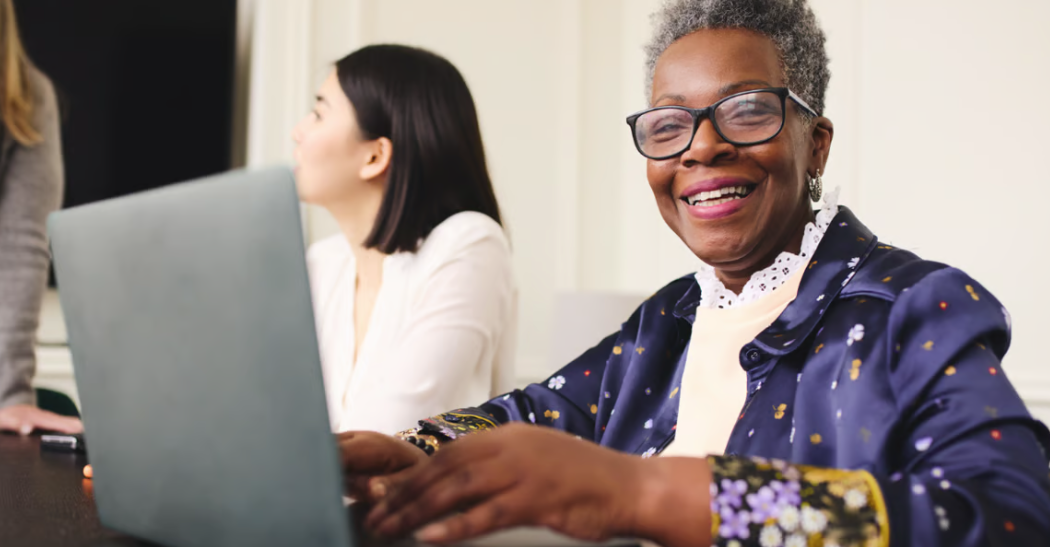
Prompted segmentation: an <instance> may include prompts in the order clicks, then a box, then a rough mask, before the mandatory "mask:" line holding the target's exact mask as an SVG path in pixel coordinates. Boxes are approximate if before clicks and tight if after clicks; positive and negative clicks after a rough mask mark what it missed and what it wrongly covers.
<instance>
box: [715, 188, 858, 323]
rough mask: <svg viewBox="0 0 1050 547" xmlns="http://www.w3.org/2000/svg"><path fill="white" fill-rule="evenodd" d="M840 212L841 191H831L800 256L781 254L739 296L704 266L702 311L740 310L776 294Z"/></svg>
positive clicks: (810, 227) (808, 227)
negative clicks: (767, 295)
mask: <svg viewBox="0 0 1050 547" xmlns="http://www.w3.org/2000/svg"><path fill="white" fill-rule="evenodd" d="M838 212H839V189H838V188H835V189H834V190H832V191H830V192H828V193H827V194H826V195H825V196H824V206H823V207H821V208H820V210H819V211H817V217H816V220H815V222H810V223H809V224H806V235H805V236H803V238H802V249H801V250H800V252H799V254H797V255H796V254H793V253H789V252H783V253H780V256H778V257H777V259H776V260H775V261H774V262H773V264H772V265H771V266H769V267H768V268H766V269H764V270H759V271H757V272H755V273H753V274H751V279H750V280H749V281H748V282H747V285H744V289H743V290H742V291H740V294H734V293H733V291H730V290H729V289H727V288H726V287H725V285H723V284H722V281H721V280H719V279H718V276H716V275H715V269H714V268H712V267H711V266H708V265H707V264H701V266H700V269H699V270H698V271H697V272H696V282H697V284H699V285H700V304H699V306H698V307H700V308H731V307H738V306H742V305H744V304H747V303H748V302H754V301H755V300H758V299H759V298H762V296H763V295H765V294H768V293H771V292H773V291H775V290H776V289H777V288H778V287H780V286H781V285H783V284H784V282H785V281H787V280H788V278H790V277H791V274H793V273H795V272H796V271H797V270H798V268H800V267H802V266H804V265H805V264H806V263H808V262H809V259H810V258H812V257H813V253H814V251H816V250H817V245H820V240H821V239H822V238H823V237H824V232H826V231H827V229H828V225H829V224H831V220H832V219H834V218H835V215H837V214H838Z"/></svg>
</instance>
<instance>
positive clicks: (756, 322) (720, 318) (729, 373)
mask: <svg viewBox="0 0 1050 547" xmlns="http://www.w3.org/2000/svg"><path fill="white" fill-rule="evenodd" d="M805 270H806V268H805V267H802V268H798V269H796V270H795V272H794V273H793V274H792V275H791V277H790V278H789V279H788V280H787V281H785V282H784V284H783V285H781V286H780V287H778V288H777V289H776V290H774V291H772V292H769V293H767V294H765V295H764V296H762V297H761V298H759V299H758V300H755V301H752V302H749V303H747V304H744V305H742V306H738V307H732V308H726V309H719V308H697V310H696V320H695V321H694V322H693V334H692V337H691V338H690V340H689V350H688V354H687V356H686V362H685V372H684V373H683V374H682V387H681V392H680V395H679V397H680V402H679V403H678V404H679V406H678V427H677V429H676V434H675V440H674V441H673V442H672V443H671V444H670V445H668V447H667V448H666V449H665V450H664V451H663V452H662V454H661V455H663V456H694V457H704V456H707V455H709V454H722V453H724V452H725V448H726V443H728V442H729V435H730V433H732V432H733V426H735V425H736V420H737V417H738V416H739V415H740V411H741V410H742V409H743V406H744V400H745V399H746V397H747V374H746V373H745V372H744V369H743V367H742V366H741V365H740V349H741V348H743V347H744V344H747V343H748V342H750V341H752V340H754V339H755V336H758V334H759V333H761V332H762V331H763V330H765V328H766V327H768V326H769V325H770V324H772V323H773V321H775V320H776V319H777V317H779V316H780V313H781V312H783V311H784V308H786V307H787V305H788V304H789V303H791V301H792V300H794V299H795V297H796V296H797V295H798V287H799V284H800V283H801V281H802V273H803V272H804V271H805Z"/></svg>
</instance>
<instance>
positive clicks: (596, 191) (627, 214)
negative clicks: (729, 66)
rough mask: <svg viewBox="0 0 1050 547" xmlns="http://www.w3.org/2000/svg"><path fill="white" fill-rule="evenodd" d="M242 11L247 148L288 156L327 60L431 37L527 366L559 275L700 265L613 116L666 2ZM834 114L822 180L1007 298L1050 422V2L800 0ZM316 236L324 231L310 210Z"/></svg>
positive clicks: (580, 282) (619, 280)
mask: <svg viewBox="0 0 1050 547" xmlns="http://www.w3.org/2000/svg"><path fill="white" fill-rule="evenodd" d="M242 2H244V4H245V9H246V13H249V14H250V16H251V18H252V23H253V35H252V39H251V42H252V44H253V45H254V49H253V52H252V73H251V84H252V85H251V89H252V102H251V105H250V108H249V113H248V117H249V130H248V134H247V142H248V163H249V165H262V164H267V163H272V162H275V161H288V160H290V158H291V149H292V143H291V139H290V137H289V133H290V131H291V128H292V126H293V125H294V123H295V121H296V120H297V119H298V118H299V116H300V115H302V113H304V112H306V110H307V109H308V108H309V104H310V101H311V97H312V95H313V90H314V87H315V86H316V85H317V84H318V83H319V82H320V81H321V80H322V79H323V77H324V75H325V74H326V73H327V70H328V69H329V66H330V63H331V62H332V61H334V60H336V59H337V58H338V57H340V56H342V55H343V54H345V53H348V52H349V51H351V50H353V49H355V48H356V47H359V46H360V45H364V44H366V43H371V42H402V43H408V44H415V45H420V46H424V47H427V48H430V49H432V50H434V51H436V52H438V53H440V54H442V55H445V56H446V57H448V58H449V59H450V60H451V61H452V62H453V63H455V64H456V65H457V66H458V67H459V68H460V70H461V71H462V72H463V74H464V76H465V77H466V79H467V81H468V83H469V84H470V86H471V90H472V91H473V93H474V97H475V100H476V102H477V106H478V110H479V114H480V118H481V125H482V133H483V136H484V138H485V143H486V149H487V152H488V154H489V161H490V168H491V171H492V174H493V178H494V182H495V185H496V190H497V194H498V196H499V198H500V202H501V204H502V207H503V210H504V214H505V217H506V220H507V225H508V227H509V231H510V234H511V238H512V242H513V245H514V249H515V261H516V262H515V271H516V274H517V277H518V282H519V285H520V289H521V297H522V298H521V300H522V306H521V314H522V315H521V321H520V324H521V333H520V337H519V341H520V355H519V372H521V373H522V375H523V376H524V377H526V378H531V377H536V376H540V375H542V374H544V371H545V369H546V368H548V366H549V365H548V364H547V360H546V356H547V354H548V349H549V335H550V332H549V329H550V327H549V325H550V324H551V322H550V319H551V314H552V313H553V310H554V298H555V294H556V293H557V291H561V290H588V291H589V290H604V291H621V292H633V293H638V292H641V293H650V292H652V291H654V290H655V289H657V288H659V287H660V286H661V285H662V284H664V283H666V282H667V281H669V280H671V279H672V278H675V277H677V276H679V275H681V274H683V273H686V272H688V271H691V270H692V269H694V268H695V264H696V259H695V258H694V257H692V256H691V255H690V254H689V253H688V251H686V250H685V248H684V246H682V245H681V244H680V242H678V240H677V239H676V238H675V237H674V236H673V235H672V234H671V233H670V231H669V230H668V229H667V228H666V227H665V226H664V224H663V222H662V221H661V219H660V217H659V215H658V213H657V211H656V207H655V206H654V204H653V199H652V196H651V194H650V192H649V189H648V186H647V184H646V181H645V175H644V162H643V160H642V159H641V158H640V157H639V156H638V154H637V153H636V152H635V151H634V149H633V147H632V146H631V144H630V140H629V138H628V133H627V129H626V125H625V124H624V121H623V118H624V117H625V116H626V115H627V114H629V113H631V112H633V111H635V110H637V109H640V108H642V107H643V106H644V102H645V101H644V97H643V95H642V89H643V85H642V83H643V80H642V76H643V73H642V51H641V46H642V44H643V43H644V42H645V40H646V39H647V36H648V32H649V19H648V14H649V13H650V12H651V11H653V10H654V9H655V8H656V7H657V6H658V5H659V3H660V2H659V0H501V1H499V2H493V1H491V0H445V1H442V2H433V1H432V0H242ZM811 3H812V4H813V6H814V9H815V10H816V11H817V14H818V17H819V18H820V19H821V22H822V23H823V26H824V28H825V30H826V32H827V34H828V48H829V55H830V57H831V62H832V72H833V77H832V81H831V88H830V90H829V97H828V101H827V104H828V107H827V114H828V116H829V117H831V118H832V120H833V121H834V122H835V124H836V134H835V142H834V145H833V149H832V155H831V158H830V162H829V165H828V169H827V173H826V176H825V181H826V185H839V186H841V187H842V190H843V191H842V202H843V204H845V205H848V206H850V207H851V208H853V209H854V211H855V212H857V213H858V214H859V215H860V216H861V218H862V219H864V221H865V223H867V224H868V225H869V227H871V228H872V229H873V230H874V231H875V232H876V233H877V234H878V235H880V237H881V238H882V239H884V240H886V241H889V242H892V243H895V244H899V245H901V246H903V247H905V248H908V249H912V250H914V251H916V252H918V253H920V254H921V255H923V256H925V257H928V258H931V259H936V260H940V261H944V262H947V263H950V264H952V265H955V266H958V267H961V268H963V269H965V270H966V271H968V272H970V273H971V274H972V275H973V276H974V277H976V278H977V279H978V280H980V281H981V282H982V283H983V284H985V285H986V286H987V287H988V288H989V289H990V290H991V291H993V292H994V293H995V294H996V295H997V296H998V297H999V298H1000V299H1001V300H1002V301H1003V302H1004V303H1005V304H1006V306H1007V307H1008V308H1009V309H1010V310H1011V311H1012V313H1013V319H1014V326H1015V338H1014V345H1013V348H1012V349H1011V352H1010V355H1009V356H1008V358H1007V362H1006V370H1007V371H1008V373H1009V374H1010V375H1011V377H1012V378H1013V380H1014V383H1015V385H1017V386H1018V389H1019V390H1020V391H1021V393H1022V394H1023V395H1024V396H1025V397H1026V399H1027V400H1028V401H1029V403H1030V404H1031V405H1032V406H1033V409H1034V410H1035V411H1036V412H1037V413H1039V414H1040V415H1041V416H1042V417H1043V418H1044V419H1048V420H1050V368H1048V367H1044V366H1042V362H1041V358H1040V353H1041V352H1040V350H1039V345H1038V344H1039V337H1040V334H1039V333H1040V332H1041V329H1043V328H1045V327H1047V326H1048V325H1050V322H1048V321H1047V320H1046V319H1044V316H1043V313H1044V310H1048V309H1050V293H1048V292H1047V291H1045V290H1041V289H1042V283H1041V278H1040V277H1039V274H1040V273H1041V272H1042V271H1044V270H1045V269H1046V268H1045V266H1046V259H1045V258H1044V255H1043V253H1041V252H1038V251H1041V250H1042V248H1043V247H1044V245H1042V244H1041V243H1040V242H1039V239H1040V236H1041V235H1042V234H1043V233H1046V232H1047V228H1048V227H1050V226H1048V224H1050V215H1047V214H1041V213H1042V211H1040V208H1041V207H1042V205H1043V203H1044V202H1046V201H1047V199H1048V198H1050V188H1048V183H1050V180H1048V177H1047V175H1046V174H1045V173H1046V170H1045V168H1044V167H1043V164H1042V162H1043V161H1044V158H1045V157H1046V152H1045V149H1046V148H1047V147H1048V145H1050V129H1048V128H1050V110H1047V109H1046V108H1044V107H1043V106H1042V105H1043V104H1044V103H1045V102H1046V101H1045V100H1044V99H1043V98H1042V95H1043V94H1045V89H1047V88H1050V33H1046V32H1044V31H1043V28H1042V27H1043V26H1045V23H1046V22H1047V21H1050V2H1046V1H1044V0H1003V1H1001V2H999V3H997V4H995V5H994V7H990V6H991V5H990V4H989V3H988V2H986V1H978V0H811ZM308 228H309V233H310V236H311V237H314V238H316V237H321V236H323V235H326V234H328V233H332V232H333V231H334V226H333V225H332V223H331V221H330V219H328V218H327V216H326V215H325V214H324V213H323V212H321V211H316V210H311V211H310V213H309V216H308Z"/></svg>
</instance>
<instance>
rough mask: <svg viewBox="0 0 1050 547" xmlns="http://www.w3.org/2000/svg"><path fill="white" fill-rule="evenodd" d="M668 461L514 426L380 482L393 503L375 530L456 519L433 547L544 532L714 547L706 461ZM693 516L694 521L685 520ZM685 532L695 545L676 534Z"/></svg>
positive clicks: (425, 537)
mask: <svg viewBox="0 0 1050 547" xmlns="http://www.w3.org/2000/svg"><path fill="white" fill-rule="evenodd" d="M666 461H667V462H669V463H670V464H672V465H666V464H665V463H664V462H656V461H655V460H643V459H642V458H639V457H637V456H632V455H627V454H622V453H619V452H615V451H613V450H609V449H606V448H602V447H600V446H598V445H595V444H593V443H591V442H589V441H584V440H581V439H578V438H575V437H572V436H569V435H567V434H565V433H562V432H559V431H556V430H552V429H547V428H543V427H538V426H529V425H524V424H510V425H506V426H502V427H499V428H498V429H496V430H494V431H491V432H485V433H480V434H477V435H474V436H470V437H466V438H464V439H460V440H457V441H456V442H454V443H449V444H448V445H445V446H443V447H442V449H441V450H440V451H439V452H438V453H437V454H435V455H434V456H433V457H432V458H431V459H430V461H428V462H427V463H426V464H424V465H416V466H414V467H413V468H411V469H410V470H409V471H407V472H404V473H401V474H399V475H397V476H392V477H384V478H377V479H375V480H374V481H373V484H376V485H382V487H380V488H379V490H385V491H386V495H385V496H383V497H382V499H381V501H379V503H378V504H377V505H376V507H375V508H373V510H372V512H371V513H370V514H369V515H368V519H367V520H366V526H367V527H368V528H369V529H370V530H372V531H373V532H375V533H377V534H379V535H382V536H387V537H397V536H401V535H404V534H407V533H409V532H411V531H413V530H416V529H417V528H419V527H421V526H423V525H426V524H429V523H431V522H433V521H436V520H438V519H442V518H445V517H447V518H445V520H443V521H441V522H438V523H436V524H432V525H430V526H428V527H426V528H424V529H423V530H421V531H420V532H419V533H418V534H417V536H416V537H417V539H419V540H421V541H425V542H429V543H451V542H456V541H462V540H466V539H469V538H473V537H477V536H480V535H483V534H487V533H490V532H494V531H496V530H501V529H505V528H510V527H515V526H544V527H547V528H550V529H553V530H555V531H557V532H559V533H562V534H565V535H568V536H571V537H574V538H577V539H582V540H591V541H600V540H605V539H608V538H612V537H640V538H649V539H655V540H658V541H665V543H664V544H665V545H672V544H679V545H684V544H694V545H700V544H706V543H704V542H705V541H708V540H709V535H708V534H709V533H710V524H709V515H708V511H709V503H710V502H709V500H708V496H709V493H708V490H709V486H708V484H709V482H710V472H709V471H708V470H707V467H706V462H705V461H704V460H699V459H694V458H674V459H669V460H666ZM683 461H684V463H685V464H686V465H685V467H683V466H682V465H681V464H682V463H683ZM676 489H677V490H676ZM683 514H687V515H688V518H686V519H685V520H677V521H676V520H675V519H676V518H677V517H681V516H682V515H683ZM683 529H684V532H682V530H683ZM675 530H678V531H675ZM683 533H685V534H688V537H676V536H674V535H673V534H677V535H678V536H682V535H683ZM675 540H684V541H685V542H679V541H675Z"/></svg>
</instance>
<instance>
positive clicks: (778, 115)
mask: <svg viewBox="0 0 1050 547" xmlns="http://www.w3.org/2000/svg"><path fill="white" fill-rule="evenodd" d="M657 20H658V28H657V32H656V36H655V38H654V39H653V41H652V44H651V46H650V48H649V53H650V63H649V68H650V75H651V108H649V109H648V110H645V111H642V112H640V113H638V114H634V115H632V116H630V117H629V118H628V124H629V125H630V127H631V132H632V136H633V138H634V141H635V144H636V146H637V148H638V151H639V152H641V153H642V155H644V156H646V157H647V158H648V160H649V161H648V178H649V184H650V186H651V188H652V190H653V194H654V196H655V197H656V202H657V204H658V206H659V208H660V212H661V214H662V215H663V218H664V220H665V221H666V222H667V224H668V226H670V227H671V229H672V230H674V232H675V233H676V234H678V236H679V237H680V238H681V239H682V241H683V242H684V243H685V244H686V245H687V246H688V247H689V248H690V249H691V250H692V251H693V252H694V253H695V254H696V256H697V257H699V258H700V259H701V260H702V261H703V262H704V263H706V264H708V265H709V267H705V268H704V269H702V270H701V271H700V272H698V273H697V274H696V275H695V276H687V277H684V278H681V279H678V280H675V281H673V282H671V283H670V284H669V285H667V286H666V287H664V288H663V289H661V290H659V291H658V292H657V293H656V294H655V295H653V296H652V297H651V298H650V299H649V300H648V301H646V302H645V303H644V304H642V306H641V307H640V308H639V309H638V310H637V311H636V312H635V313H634V315H632V316H631V318H630V319H628V320H627V322H625V323H624V324H623V327H622V329H621V330H620V331H619V332H617V333H615V334H613V335H611V336H609V337H608V338H606V339H605V340H602V341H601V342H600V343H599V344H598V345H596V346H595V347H593V348H592V349H590V350H589V351H587V352H586V353H584V354H583V355H581V356H580V357H579V358H578V359H576V360H575V361H573V362H572V363H570V364H569V365H568V366H566V367H565V368H563V369H562V370H560V371H558V372H557V373H556V374H554V375H553V376H552V377H551V378H550V380H549V381H548V382H545V383H543V384H537V385H531V386H528V387H526V388H525V389H524V390H520V391H515V392H512V393H509V394H507V395H504V396H502V397H498V398H496V399H494V400H492V401H490V402H488V403H486V404H483V405H481V406H480V407H479V408H473V409H462V410H457V411H453V412H448V413H446V414H443V415H440V416H436V417H433V418H429V419H426V420H423V421H421V422H420V427H419V428H417V429H415V430H412V431H409V432H406V433H404V434H402V435H401V436H402V437H403V438H406V439H408V440H410V441H411V444H410V443H406V442H404V441H403V440H398V439H394V438H391V437H384V436H380V435H376V434H368V433H347V434H344V435H342V436H341V437H340V447H341V451H342V457H343V462H344V466H345V469H346V472H347V479H348V485H349V487H350V488H351V489H352V490H354V491H355V492H356V493H357V494H358V495H361V496H365V497H368V498H370V499H371V500H372V501H374V502H377V505H376V506H375V507H374V508H373V509H372V511H371V513H370V515H369V518H368V520H367V521H366V524H367V525H368V526H369V527H370V528H371V529H372V530H373V531H375V532H377V533H379V534H382V535H389V536H396V535H400V534H404V533H408V532H410V531H412V530H415V529H417V528H419V527H421V526H424V525H427V524H430V525H429V526H427V527H425V528H423V529H422V530H420V531H419V532H418V534H417V536H418V537H420V538H421V539H424V540H427V541H432V542H439V543H443V542H450V541H455V540H460V539H463V538H468V537H472V536H476V535H479V534H482V533H486V532H489V531H492V530H494V529H498V528H504V527H508V526H515V525H542V526H547V527H551V528H554V529H556V530H558V531H561V532H563V533H566V534H569V535H572V536H575V537H579V538H585V539H601V538H606V537H612V536H633V537H640V538H645V539H650V540H653V541H656V542H658V543H660V544H663V545H665V546H678V545H681V546H685V545H706V544H708V543H714V544H717V545H762V546H766V547H771V546H780V545H786V546H803V545H824V546H832V545H838V546H845V545H888V544H890V542H891V541H892V544H893V545H924V546H925V545H970V546H977V545H1036V544H1043V542H1044V541H1045V538H1046V537H1050V479H1048V476H1047V456H1046V453H1045V448H1046V447H1047V446H1050V432H1048V431H1047V429H1046V428H1045V427H1044V426H1043V425H1042V424H1041V423H1039V422H1037V421H1035V420H1033V419H1032V417H1031V416H1030V414H1029V413H1028V411H1027V410H1026V409H1025V406H1024V404H1023V403H1022V402H1021V400H1020V398H1019V397H1018V396H1017V394H1016V392H1015V391H1014V389H1013V387H1012V386H1011V385H1010V383H1009V381H1008V380H1007V379H1006V376H1005V375H1004V373H1003V371H1002V369H1001V368H1000V360H1001V359H1002V357H1003V355H1004V354H1005V352H1006V349H1007V346H1008V345H1009V339H1010V325H1009V315H1008V314H1007V313H1006V311H1005V310H1004V309H1003V307H1002V306H1001V305H1000V304H999V303H998V302H997V301H996V299H995V298H994V297H993V296H992V295H991V294H990V293H989V292H988V291H987V290H985V289H984V288H983V287H982V286H981V285H980V284H978V283H977V282H976V281H974V280H972V279H971V278H969V277H968V276H967V275H966V274H964V273H963V272H961V271H959V270H957V269H954V268H950V267H948V266H945V265H943V264H937V263H933V262H929V261H925V260H922V259H920V258H918V257H916V256H915V255H913V254H911V253H909V252H907V251H903V250H900V249H897V248H895V247H892V246H889V245H884V244H882V243H880V242H879V241H878V239H877V238H876V237H875V236H874V235H873V234H872V232H871V231H870V230H868V228H867V227H865V226H864V225H863V224H861V222H860V221H859V220H858V219H857V218H856V217H855V216H854V215H853V213H851V212H850V210H849V209H847V208H845V207H839V206H838V205H837V204H836V199H835V196H834V195H832V196H829V197H828V199H827V200H826V201H825V203H824V205H823V207H821V208H820V210H819V211H818V212H814V211H813V209H812V208H811V206H810V200H812V201H819V200H820V198H821V194H822V189H821V186H822V184H821V173H822V172H823V170H824V166H825V164H826V162H827V159H828V154H829V152H830V149H831V142H832V137H833V135H834V128H833V126H832V124H831V121H830V120H828V119H827V118H825V117H823V116H822V113H823V110H824V92H825V89H826V87H827V83H828V80H829V72H828V68H827V57H826V55H825V52H824V35H823V33H822V31H821V30H820V29H819V27H818V26H817V23H816V20H815V17H814V16H813V13H812V12H811V10H810V9H809V7H808V6H807V5H806V3H805V1H804V0H677V1H674V2H670V3H668V4H666V5H665V7H664V8H663V10H662V11H661V12H660V13H659V14H658V19H657ZM745 388H746V389H745ZM513 422H517V423H519V424H520V423H524V424H530V423H535V424H539V425H543V426H546V427H535V426H532V425H518V424H515V423H513ZM486 430H492V431H486ZM482 431H486V432H485V433H483V434H478V433H479V432H482ZM578 438H584V439H588V440H590V441H593V442H583V441H580V440H578ZM412 444H415V445H416V446H418V447H419V448H422V449H423V450H420V449H419V448H416V446H412ZM435 452H436V454H435ZM428 454H434V455H433V457H429V458H428V457H427V455H428ZM656 454H661V457H658V458H650V457H649V456H654V455H656ZM708 454H721V455H717V456H708ZM637 455H641V456H642V457H641V458H639V457H637ZM669 456H678V457H669ZM435 521H437V522H436V523H434V522H435Z"/></svg>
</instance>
